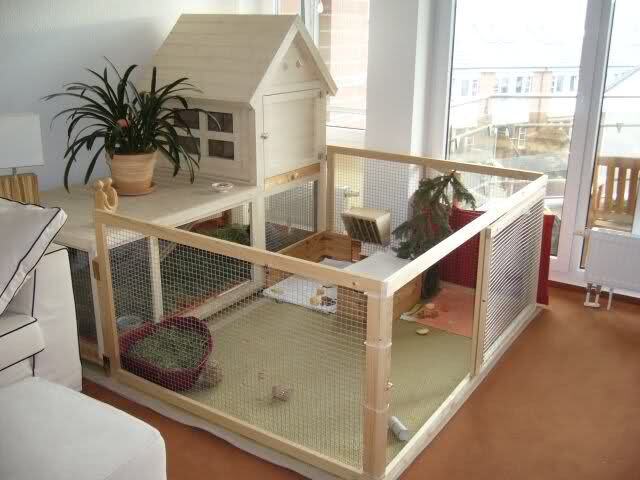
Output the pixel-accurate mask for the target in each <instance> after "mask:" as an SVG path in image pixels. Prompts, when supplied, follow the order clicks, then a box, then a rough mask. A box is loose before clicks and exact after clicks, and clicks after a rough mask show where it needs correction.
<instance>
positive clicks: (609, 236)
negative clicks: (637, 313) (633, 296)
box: [584, 228, 640, 308]
mask: <svg viewBox="0 0 640 480" xmlns="http://www.w3.org/2000/svg"><path fill="white" fill-rule="evenodd" d="M588 238H589V248H588V252H587V259H586V261H585V267H584V268H585V275H584V277H585V280H586V282H587V299H586V301H585V305H587V306H591V307H596V306H599V303H598V299H599V298H598V296H599V293H600V289H601V288H602V287H603V286H604V287H607V288H608V289H609V308H611V299H612V298H613V292H614V290H616V289H625V290H632V291H636V292H637V291H640V236H637V235H632V234H630V233H625V232H617V231H615V230H607V229H603V228H592V229H591V230H589V231H588ZM593 285H595V286H596V301H595V302H591V301H590V300H591V298H590V296H591V287H592V286H593Z"/></svg>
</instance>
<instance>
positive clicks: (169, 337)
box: [106, 227, 367, 468]
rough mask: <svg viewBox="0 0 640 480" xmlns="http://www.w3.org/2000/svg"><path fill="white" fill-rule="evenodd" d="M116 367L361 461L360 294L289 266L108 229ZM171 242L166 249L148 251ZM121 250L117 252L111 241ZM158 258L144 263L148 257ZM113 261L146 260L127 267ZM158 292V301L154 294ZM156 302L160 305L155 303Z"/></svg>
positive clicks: (352, 462)
mask: <svg viewBox="0 0 640 480" xmlns="http://www.w3.org/2000/svg"><path fill="white" fill-rule="evenodd" d="M106 234H107V242H108V244H109V245H110V246H112V247H113V246H116V245H117V248H112V249H111V250H110V251H109V254H110V257H111V265H112V284H113V292H114V302H115V304H116V305H117V309H118V311H120V312H125V311H126V312H136V314H137V315H139V316H140V318H139V321H131V322H118V324H117V336H118V345H119V348H120V358H121V367H122V368H123V369H124V370H126V371H128V372H130V373H133V374H135V375H137V376H139V377H141V378H143V379H146V380H149V381H151V382H154V383H156V384H158V385H161V386H162V387H164V388H166V389H169V390H171V391H174V392H178V393H179V394H180V395H183V396H184V397H187V398H189V399H190V400H192V401H196V402H198V403H199V404H201V405H202V406H205V407H209V408H212V409H214V410H216V411H220V412H223V413H225V414H227V415H229V416H231V417H234V418H236V419H238V420H242V421H243V422H247V423H249V424H250V425H252V426H255V427H256V428H257V429H261V430H263V431H267V432H270V433H272V434H274V435H277V436H279V437H281V438H284V439H286V440H288V441H290V442H292V443H294V444H297V445H301V446H303V447H306V448H308V449H311V450H313V451H315V452H318V453H320V454H322V455H325V456H327V457H329V458H331V459H334V460H336V461H339V462H342V463H344V464H347V465H349V466H352V467H356V468H360V467H361V466H362V438H363V420H362V405H363V384H364V377H365V375H364V371H365V346H364V340H365V338H366V308H367V303H366V298H365V297H364V294H363V293H362V292H361V291H358V290H352V289H348V288H342V287H338V286H336V285H330V284H323V282H320V281H316V280H314V279H311V278H306V277H302V276H299V275H294V274H293V273H291V272H285V271H282V270H275V269H273V268H266V267H263V266H260V265H257V264H253V263H250V262H247V261H244V260H241V259H239V258H236V257H233V256H229V255H221V254H216V253H211V252H209V251H205V250H202V249H198V248H195V247H192V246H189V245H184V244H177V245H176V244H172V243H171V242H168V241H165V240H162V239H159V240H156V239H155V238H153V237H152V238H148V237H142V236H141V235H139V234H137V233H136V232H133V231H129V230H123V229H120V228H115V227H107V228H106ZM156 241H157V243H158V245H159V248H160V250H161V251H162V250H163V249H164V248H168V247H169V246H172V247H173V256H172V257H171V258H170V257H165V258H162V257H161V256H154V255H153V253H152V252H151V253H150V249H149V245H154V242H156ZM124 248H126V249H127V252H128V254H127V256H126V257H125V256H122V255H120V254H119V253H118V252H117V250H118V249H124ZM154 261H155V262H156V263H158V262H159V263H160V265H156V266H154V265H153V262H154ZM120 262H134V263H136V264H137V265H139V266H142V265H145V266H146V269H147V272H142V271H141V270H140V269H138V270H136V271H132V270H131V269H130V268H129V267H128V266H125V265H120ZM158 295H161V297H162V299H161V301H160V299H159V298H158ZM159 304H160V305H162V309H163V314H162V315H161V316H160V317H156V315H155V310H157V308H158V305H159Z"/></svg>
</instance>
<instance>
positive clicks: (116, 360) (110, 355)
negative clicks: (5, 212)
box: [95, 178, 120, 375]
mask: <svg viewBox="0 0 640 480" xmlns="http://www.w3.org/2000/svg"><path fill="white" fill-rule="evenodd" d="M111 183H112V182H111V179H110V178H109V179H107V180H106V181H105V182H104V183H103V182H102V181H100V180H98V181H97V182H96V184H95V190H96V192H95V202H96V210H97V211H104V212H111V213H115V211H116V209H117V208H118V194H117V193H116V191H115V189H114V188H113V187H112V185H111ZM95 225H96V251H97V259H98V268H99V272H100V274H99V280H98V282H97V284H98V288H99V298H100V320H101V327H102V341H103V349H104V357H106V358H107V359H108V363H106V362H105V364H104V367H105V370H106V371H107V373H108V374H109V375H111V373H112V371H113V370H112V369H113V368H115V369H118V368H120V349H119V347H118V342H117V338H116V337H117V325H116V310H115V305H114V303H113V284H112V278H111V263H110V262H109V246H108V245H107V237H106V232H105V228H104V224H103V223H101V222H100V221H99V220H98V219H96V221H95Z"/></svg>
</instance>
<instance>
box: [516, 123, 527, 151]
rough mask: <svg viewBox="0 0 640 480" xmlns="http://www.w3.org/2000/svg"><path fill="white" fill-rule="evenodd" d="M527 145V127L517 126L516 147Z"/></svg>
mask: <svg viewBox="0 0 640 480" xmlns="http://www.w3.org/2000/svg"><path fill="white" fill-rule="evenodd" d="M526 146H527V129H526V128H525V127H520V128H518V148H525V147H526Z"/></svg>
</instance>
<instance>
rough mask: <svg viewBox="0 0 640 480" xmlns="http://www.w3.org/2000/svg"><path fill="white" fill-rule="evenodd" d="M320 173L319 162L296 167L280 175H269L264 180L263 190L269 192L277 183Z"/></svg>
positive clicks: (297, 179) (285, 182) (286, 182)
mask: <svg viewBox="0 0 640 480" xmlns="http://www.w3.org/2000/svg"><path fill="white" fill-rule="evenodd" d="M319 174H320V164H319V163H314V164H313V165H307V166H304V167H300V168H296V169H295V170H291V171H289V172H286V173H282V174H280V175H275V176H273V177H269V178H267V179H266V180H265V181H264V188H265V191H267V192H269V191H271V190H272V189H273V188H275V187H277V186H279V185H286V184H288V183H291V182H295V181H300V180H303V179H305V178H307V177H310V176H313V175H319Z"/></svg>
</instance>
